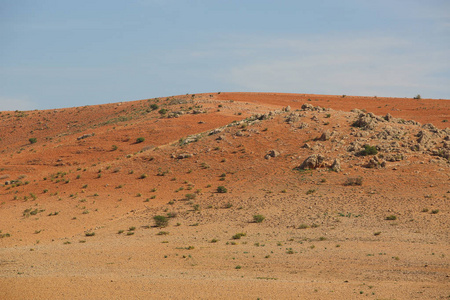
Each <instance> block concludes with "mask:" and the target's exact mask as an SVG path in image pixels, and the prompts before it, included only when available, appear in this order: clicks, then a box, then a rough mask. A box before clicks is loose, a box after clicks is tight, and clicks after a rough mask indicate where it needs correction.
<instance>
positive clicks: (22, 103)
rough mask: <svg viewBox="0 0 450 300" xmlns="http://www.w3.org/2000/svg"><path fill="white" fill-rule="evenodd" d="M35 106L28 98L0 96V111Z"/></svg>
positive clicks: (27, 108)
mask: <svg viewBox="0 0 450 300" xmlns="http://www.w3.org/2000/svg"><path fill="white" fill-rule="evenodd" d="M37 107H38V105H37V104H36V103H34V102H32V101H29V100H24V99H13V98H6V97H0V111H9V110H33V109H36V108H37Z"/></svg>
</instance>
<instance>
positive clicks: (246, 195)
mask: <svg viewBox="0 0 450 300" xmlns="http://www.w3.org/2000/svg"><path fill="white" fill-rule="evenodd" d="M367 111H372V112H374V113H368V112H367ZM0 117H1V118H0V127H1V128H2V130H1V141H0V147H1V151H2V157H1V161H0V170H1V171H0V178H2V181H4V183H5V184H4V185H3V186H2V187H0V197H1V199H2V201H1V204H0V214H1V216H2V218H1V220H0V230H1V231H2V232H1V233H0V234H1V237H2V238H1V239H0V245H1V250H0V251H1V252H2V256H1V257H2V259H1V261H0V266H2V267H1V268H0V274H1V276H0V282H1V285H2V286H6V287H8V288H7V289H6V292H7V294H6V295H7V296H8V297H9V298H22V297H25V298H30V297H31V298H42V299H44V298H47V297H48V296H49V295H54V294H55V293H56V294H58V295H62V294H64V295H70V297H72V298H95V299H97V298H110V297H118V298H121V297H123V298H131V297H163V296H166V297H167V296H169V297H172V298H186V297H187V298H198V297H203V298H209V297H213V296H214V297H218V298H249V297H254V298H256V297H261V298H280V297H281V298H293V297H310V298H322V299H323V298H330V299H336V298H349V297H357V295H360V294H367V296H369V297H371V298H374V299H378V298H380V297H381V298H409V299H410V298H437V297H446V296H447V295H448V294H449V292H450V290H449V289H448V286H447V283H448V276H449V264H448V258H447V256H448V254H449V253H448V249H449V248H448V247H449V244H448V241H449V231H448V226H447V222H448V209H449V205H448V199H449V197H450V188H449V186H450V164H449V154H450V130H449V129H446V128H445V125H446V124H448V123H446V122H444V121H445V120H448V119H449V118H450V102H449V101H448V100H431V99H414V100H413V99H394V98H368V97H349V96H346V97H342V96H320V95H299V94H267V93H218V94H200V95H185V96H175V97H168V98H164V99H163V98H160V99H148V100H141V101H132V102H122V103H115V104H108V105H98V106H87V107H78V108H69V109H59V110H48V111H30V112H2V114H1V115H0ZM411 119H414V120H415V121H411ZM417 121H419V122H420V123H428V122H431V123H433V124H434V125H433V124H425V125H422V124H420V123H418V122H417ZM156 215H161V216H169V217H170V218H169V219H168V220H169V225H168V227H166V228H164V229H162V228H159V227H155V226H154V224H155V222H154V220H153V217H154V216H156ZM259 215H260V216H262V217H259V218H258V217H255V216H259ZM261 219H263V221H262V222H261V223H258V222H255V220H258V221H259V220H261ZM238 233H243V234H242V235H241V236H240V235H239V234H238ZM30 250H31V251H30ZM50 258H51V259H50ZM349 266H350V268H349ZM38 286H39V287H42V288H40V289H39V290H37V289H36V288H37V287H38ZM80 286H83V287H85V288H83V289H80V288H79V287H80ZM349 295H352V296H349Z"/></svg>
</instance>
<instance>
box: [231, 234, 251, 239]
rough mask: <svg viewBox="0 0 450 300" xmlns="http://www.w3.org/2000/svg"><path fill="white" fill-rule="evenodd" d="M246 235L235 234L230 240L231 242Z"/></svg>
mask: <svg viewBox="0 0 450 300" xmlns="http://www.w3.org/2000/svg"><path fill="white" fill-rule="evenodd" d="M246 235H247V234H246V233H244V232H239V233H236V234H235V235H233V236H232V239H233V240H239V239H240V238H241V237H243V236H246Z"/></svg>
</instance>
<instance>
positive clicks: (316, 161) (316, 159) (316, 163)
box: [298, 154, 325, 170]
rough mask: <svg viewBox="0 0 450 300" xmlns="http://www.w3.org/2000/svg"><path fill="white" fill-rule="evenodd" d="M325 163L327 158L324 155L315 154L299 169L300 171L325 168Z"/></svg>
mask: <svg viewBox="0 0 450 300" xmlns="http://www.w3.org/2000/svg"><path fill="white" fill-rule="evenodd" d="M324 161H325V156H323V155H322V154H313V155H311V156H309V157H308V158H307V159H305V160H304V161H303V162H302V164H301V165H300V166H299V167H298V169H300V170H305V169H310V170H313V169H317V168H320V167H323V165H324Z"/></svg>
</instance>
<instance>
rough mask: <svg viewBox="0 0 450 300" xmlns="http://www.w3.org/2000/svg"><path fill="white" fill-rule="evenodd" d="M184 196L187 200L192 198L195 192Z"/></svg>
mask: <svg viewBox="0 0 450 300" xmlns="http://www.w3.org/2000/svg"><path fill="white" fill-rule="evenodd" d="M184 196H185V197H186V199H187V200H194V199H195V198H196V197H197V195H196V194H186V195H184Z"/></svg>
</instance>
